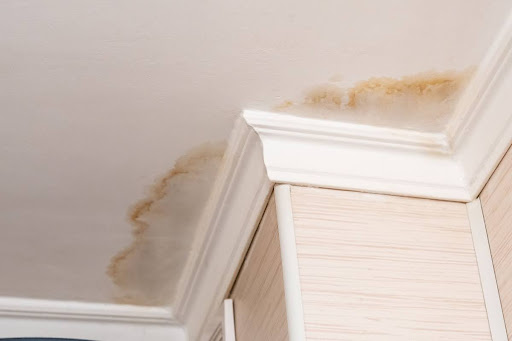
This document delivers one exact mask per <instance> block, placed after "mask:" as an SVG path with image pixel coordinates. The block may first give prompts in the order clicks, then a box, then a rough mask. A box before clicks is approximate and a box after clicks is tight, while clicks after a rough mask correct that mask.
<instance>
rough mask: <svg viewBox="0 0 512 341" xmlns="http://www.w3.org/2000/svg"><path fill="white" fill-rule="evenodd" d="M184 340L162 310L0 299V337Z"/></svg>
mask: <svg viewBox="0 0 512 341" xmlns="http://www.w3.org/2000/svg"><path fill="white" fill-rule="evenodd" d="M3 337H52V338H70V339H85V340H98V341H118V340H125V341H169V340H172V341H187V340H188V338H187V335H186V331H185V330H184V328H183V327H182V326H180V325H179V324H178V323H177V322H176V321H175V320H174V318H173V315H172V312H171V311H170V310H169V309H168V308H163V307H140V306H129V305H118V304H106V303H90V302H72V301H57V302H56V301H54V300H38V299H26V298H13V297H0V338H3Z"/></svg>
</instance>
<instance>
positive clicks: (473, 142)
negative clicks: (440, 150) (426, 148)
mask: <svg viewBox="0 0 512 341" xmlns="http://www.w3.org/2000/svg"><path fill="white" fill-rule="evenodd" d="M511 108H512V13H511V15H509V17H508V20H507V21H506V23H505V25H504V26H503V28H502V30H501V32H500V33H499V34H498V36H497V39H496V40H495V41H494V43H493V45H492V46H491V48H490V50H489V52H488V53H487V55H486V57H485V58H484V60H483V61H482V63H481V65H480V67H479V68H478V70H477V71H476V74H475V76H474V77H473V80H472V82H471V83H470V84H469V86H468V89H467V90H466V91H465V93H464V94H463V96H462V98H461V100H460V102H459V105H458V107H457V109H456V112H455V114H454V117H453V119H452V121H451V122H450V123H449V124H448V127H447V130H446V136H447V138H448V139H449V141H450V146H451V149H452V158H453V159H454V160H455V161H456V162H458V163H459V164H460V165H461V168H462V169H463V172H464V174H463V176H464V181H465V183H466V188H467V191H468V194H469V197H470V198H471V199H475V198H476V197H477V196H478V195H479V194H480V192H481V190H482V188H483V186H484V185H485V184H486V183H487V181H488V180H489V177H490V176H491V174H492V173H493V171H494V170H495V169H496V167H497V165H498V163H499V162H500V160H501V159H502V158H503V156H504V155H505V153H506V151H507V150H508V148H509V146H510V145H511V143H512V109H511Z"/></svg>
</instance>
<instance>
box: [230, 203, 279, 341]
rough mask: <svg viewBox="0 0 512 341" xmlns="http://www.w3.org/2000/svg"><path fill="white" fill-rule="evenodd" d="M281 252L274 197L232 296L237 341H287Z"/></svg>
mask: <svg viewBox="0 0 512 341" xmlns="http://www.w3.org/2000/svg"><path fill="white" fill-rule="evenodd" d="M280 252H281V251H280V247H279V233H278V230H277V216H276V206H275V200H274V198H273V197H272V198H271V199H270V201H269V204H268V208H267V210H266V211H265V214H264V215H263V219H262V220H261V223H260V226H259V229H258V231H257V232H256V235H255V237H254V240H253V242H252V244H251V247H250V248H249V251H248V253H247V257H246V258H245V261H244V264H243V265H242V268H241V270H240V273H239V275H238V278H237V280H236V282H235V284H234V287H233V290H232V292H231V295H230V298H231V299H232V300H233V306H234V315H235V334H236V340H237V341H248V340H255V341H257V340H265V341H286V340H288V327H287V322H286V304H285V297H284V295H285V293H284V283H283V268H282V265H281V255H280Z"/></svg>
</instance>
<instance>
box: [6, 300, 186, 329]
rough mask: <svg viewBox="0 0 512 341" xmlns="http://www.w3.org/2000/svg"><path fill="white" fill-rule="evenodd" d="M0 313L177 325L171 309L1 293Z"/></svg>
mask: <svg viewBox="0 0 512 341" xmlns="http://www.w3.org/2000/svg"><path fill="white" fill-rule="evenodd" d="M0 317H28V318H45V319H50V318H52V319H65V320H69V319H72V320H88V321H105V322H127V323H151V324H171V325H176V324H177V321H176V320H175V319H174V316H173V313H172V310H171V309H170V308H166V307H141V306H133V305H125V304H108V303H89V302H76V301H57V300H40V299H29V298H17V297H0Z"/></svg>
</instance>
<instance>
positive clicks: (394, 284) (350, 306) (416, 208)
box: [292, 187, 490, 341]
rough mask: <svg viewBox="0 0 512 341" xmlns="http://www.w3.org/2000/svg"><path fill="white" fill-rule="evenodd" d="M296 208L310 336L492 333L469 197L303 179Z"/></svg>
mask: <svg viewBox="0 0 512 341" xmlns="http://www.w3.org/2000/svg"><path fill="white" fill-rule="evenodd" d="M292 207H293V216H294V222H295V233H296V241H297V255H298V261H299V272H300V277H301V289H302V296H303V307H304V318H305V324H306V336H307V339H308V340H323V341H325V340H395V341H396V340H408V341H409V340H415V341H417V340H429V341H432V340H460V341H468V340H490V333H489V327H488V322H487V316H486V311H485V306H484V301H483V294H482V290H481V285H480V279H479V273H478V268H477V263H476V257H475V254H474V249H473V243H472V238H471V233H470V227H469V222H468V218H467V212H466V206H465V205H464V204H462V203H454V202H443V201H434V200H426V199H415V198H404V197H394V196H386V195H376V194H365V193H357V192H347V191H335V190H326V189H315V188H305V187H293V188H292Z"/></svg>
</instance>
